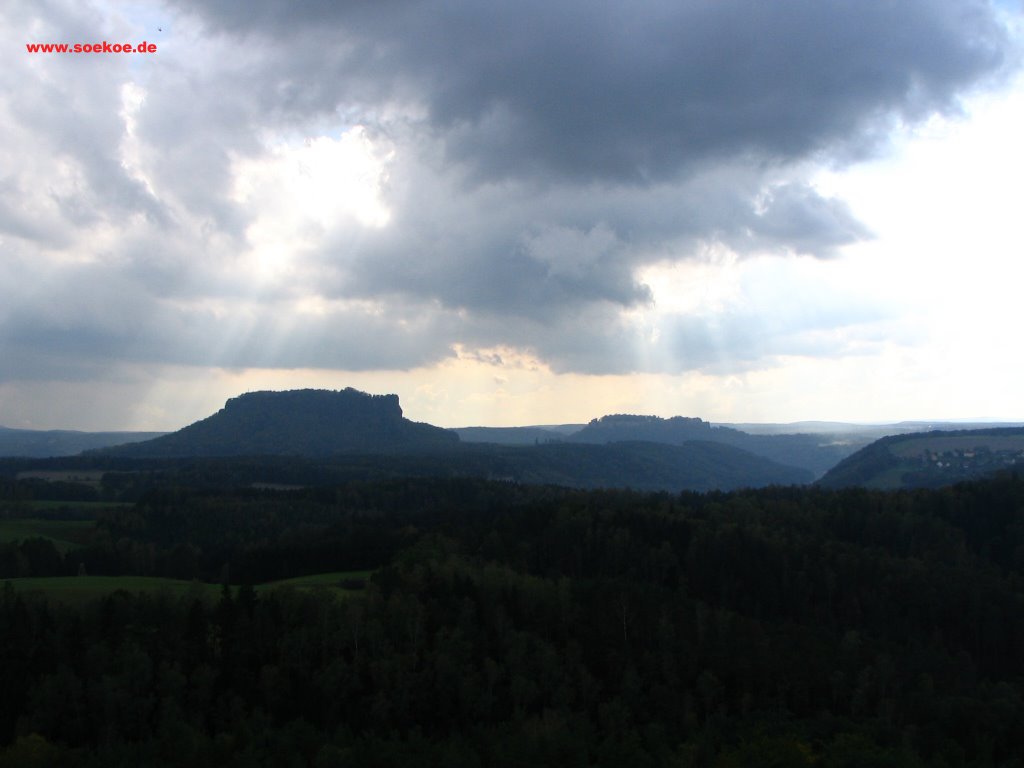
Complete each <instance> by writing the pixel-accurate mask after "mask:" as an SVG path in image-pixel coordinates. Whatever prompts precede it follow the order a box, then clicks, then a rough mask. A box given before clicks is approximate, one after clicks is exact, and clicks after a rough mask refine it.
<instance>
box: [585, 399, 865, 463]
mask: <svg viewBox="0 0 1024 768" xmlns="http://www.w3.org/2000/svg"><path fill="white" fill-rule="evenodd" d="M566 440H567V441H570V442H574V443H614V442H621V441H636V440H645V441H650V442H656V443H666V444H668V445H682V444H684V443H688V442H692V441H695V440H698V441H707V442H713V443H724V444H726V445H731V446H733V447H735V448H741V449H743V450H745V451H749V452H750V453H754V454H757V455H758V456H762V457H764V458H767V459H770V460H772V461H774V462H777V463H779V464H784V465H787V466H791V467H800V468H802V469H806V470H808V471H810V472H811V473H812V474H813V475H814V476H815V477H819V476H821V475H822V474H823V473H824V472H826V471H827V470H828V469H830V468H831V467H833V466H835V465H836V463H837V462H839V461H840V460H842V459H843V458H845V457H846V456H849V455H850V454H851V453H852V452H853V451H854V450H856V449H857V447H859V445H863V444H864V443H866V442H867V441H864V442H862V443H860V444H859V445H858V444H855V443H850V442H847V441H843V442H838V441H835V440H832V439H830V438H829V437H827V436H824V435H817V434H760V435H752V434H748V433H747V432H741V431H740V430H738V429H731V428H729V427H722V426H718V427H715V426H712V425H711V424H709V423H708V422H706V421H704V420H703V419H698V418H688V417H685V416H673V417H672V418H669V419H663V418H661V417H659V416H636V415H631V414H615V415H611V416H603V417H602V418H600V419H594V420H593V421H591V422H590V423H589V424H587V425H586V426H585V427H584V428H583V429H581V430H580V431H579V432H576V433H575V434H572V435H570V436H568V437H567V438H566Z"/></svg>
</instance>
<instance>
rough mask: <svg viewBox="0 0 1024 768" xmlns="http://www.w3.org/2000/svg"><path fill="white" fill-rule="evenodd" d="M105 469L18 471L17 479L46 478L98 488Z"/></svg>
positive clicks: (51, 480)
mask: <svg viewBox="0 0 1024 768" xmlns="http://www.w3.org/2000/svg"><path fill="white" fill-rule="evenodd" d="M104 474H106V470H102V469H100V470H92V469H86V470H82V469H75V470H47V471H39V472H19V473H18V474H17V479H18V480H27V479H35V480H46V481H47V482H62V483H80V484H82V485H88V486H90V487H91V488H99V487H100V482H101V481H102V480H103V475H104Z"/></svg>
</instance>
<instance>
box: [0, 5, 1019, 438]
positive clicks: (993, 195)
mask: <svg viewBox="0 0 1024 768" xmlns="http://www.w3.org/2000/svg"><path fill="white" fill-rule="evenodd" d="M0 18H2V19H3V21H4V24H3V25H2V27H0V36H2V37H3V39H4V42H5V43H6V46H7V50H8V52H9V54H8V55H9V61H8V66H7V67H5V68H4V70H3V72H2V73H0V78H2V79H3V88H2V90H0V110H2V112H0V114H2V115H3V120H2V122H0V132H2V136H3V138H4V141H3V144H2V148H0V157H2V164H0V168H2V169H3V170H2V171H0V259H2V266H3V279H2V280H0V425H4V426H7V427H27V428H72V429H139V430H172V429H177V428H179V427H181V426H184V425H185V424H187V423H189V422H191V421H194V420H196V419H199V418H202V417H204V416H206V415H209V414H210V413H212V412H213V411H215V410H217V409H218V408H219V407H220V406H221V405H222V404H223V402H224V400H225V399H227V398H228V397H232V396H235V395H237V394H240V393H241V392H245V391H251V390H259V389H299V388H307V387H325V388H344V387H346V386H352V387H356V388H358V389H362V390H365V391H369V392H373V393H390V392H396V393H398V394H399V395H400V397H401V401H402V405H403V409H404V411H405V413H406V415H407V416H409V417H410V418H413V419H416V420H420V421H428V422H431V423H434V424H438V425H441V426H465V425H470V424H479V425H494V426H501V425H513V424H542V423H548V424H550V423H571V422H580V421H587V420H589V419H591V418H594V417H597V416H600V415H602V414H606V413H616V412H618V413H621V412H632V413H650V414H657V415H662V416H671V415H677V414H679V415H688V416H700V417H702V418H705V419H707V420H709V421H716V422H757V421H760V422H791V421H799V420H833V421H861V422H888V421H901V420H913V419H958V418H960V419H966V418H982V417H989V418H1001V419H1006V420H1020V419H1024V407H1022V405H1021V403H1020V392H1021V391H1022V389H1024V386H1022V385H1024V363H1022V362H1021V361H1020V360H1019V359H1016V358H1017V357H1018V356H1016V355H1015V354H1014V353H1013V352H1012V349H1013V348H1014V346H1013V342H1012V339H1013V338H1014V336H1015V335H1016V332H1017V331H1018V330H1019V327H1020V319H1019V314H1018V313H1017V312H1016V309H1017V302H1018V301H1019V298H1018V293H1019V286H1020V284H1021V281H1020V279H1019V278H1020V276H1021V273H1022V270H1021V267H1020V266H1019V261H1020V259H1021V257H1022V256H1024V248H1022V246H1024V234H1022V233H1021V231H1020V227H1019V225H1018V224H1016V223H1015V222H1016V217H1015V214H1016V215H1019V214H1017V209H1018V208H1019V200H1020V193H1019V190H1018V188H1017V187H1018V184H1019V181H1018V180H1019V179H1020V178H1021V176H1022V174H1024V156H1022V151H1021V149H1020V148H1019V144H1020V142H1019V136H1021V135H1024V79H1022V76H1021V51H1022V48H1021V43H1022V39H1024V38H1022V23H1021V22H1022V20H1024V18H1022V8H1021V5H1020V4H1019V3H1017V2H983V1H982V0H969V1H968V0H905V1H904V2H900V3H891V2H883V0H862V1H861V2H857V3H850V2H846V1H845V0H819V1H818V2H803V1H802V0H779V1H778V2H773V3H760V2H751V1H750V0H744V1H741V0H719V1H718V2H706V1H705V0H686V1H683V2H681V1H679V0H674V1H673V2H650V3H644V4H635V3H632V4H629V3H625V2H618V1H617V0H612V1H611V2H607V3H603V4H600V5H599V6H595V5H594V4H593V3H589V2H583V0H566V2H562V3H559V4H550V3H539V2H533V0H528V1H527V2H523V3H520V4H516V5H515V6H514V7H511V6H506V5H503V4H482V3H469V2H461V1H460V0H394V1H393V2H379V3H359V2H352V3H333V2H304V3H294V2H287V3H286V2H283V0H254V2H249V3H244V4H238V3H228V2H217V1H215V2H203V3H197V2H189V1H188V0H167V1H166V2H156V1H155V0H137V1H136V2H131V3H128V2H112V1H109V0H107V1H105V0H89V1H88V2H84V3H82V2H75V3H72V2H69V1H65V0H44V1H43V2H38V3H21V2H13V3H10V4H6V5H5V6H4V7H3V9H2V10H0ZM100 40H111V41H113V40H117V41H121V40H131V41H137V40H147V41H149V42H151V43H154V44H156V46H157V50H156V51H155V52H153V53H149V54H125V55H118V54H94V55H87V54H63V55H62V54H56V53H51V54H46V53H30V52H28V51H27V50H26V44H28V43H36V42H42V43H46V42H69V43H90V42H94V41H100Z"/></svg>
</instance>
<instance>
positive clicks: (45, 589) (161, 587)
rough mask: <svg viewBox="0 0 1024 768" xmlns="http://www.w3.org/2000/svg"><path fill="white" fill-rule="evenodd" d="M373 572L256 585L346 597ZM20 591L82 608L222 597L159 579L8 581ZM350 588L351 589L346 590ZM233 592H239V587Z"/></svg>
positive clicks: (201, 585) (206, 588)
mask: <svg viewBox="0 0 1024 768" xmlns="http://www.w3.org/2000/svg"><path fill="white" fill-rule="evenodd" d="M371 573H372V571H334V572H331V573H316V574H311V575H309V576H299V577H296V578H294V579H284V580H282V581H271V582H268V583H266V584H256V585H254V586H255V589H256V591H257V592H268V591H270V590H273V589H282V588H285V589H300V590H327V591H329V592H331V593H333V594H335V595H337V596H341V597H345V596H349V595H352V594H355V593H357V592H358V588H355V585H356V583H358V582H363V583H365V582H366V581H367V580H368V579H369V577H370V574H371ZM5 584H10V585H11V586H12V587H13V588H14V589H15V590H16V591H18V592H23V593H34V594H40V595H44V596H46V597H48V598H49V599H51V600H54V601H56V602H61V603H68V604H81V603H85V602H88V601H90V600H93V599H95V598H98V597H103V596H104V595H109V594H111V593H113V592H117V591H118V590H124V591H125V592H161V591H162V592H167V593H169V594H171V595H172V596H174V597H189V598H193V597H194V598H199V599H201V600H216V599H218V598H219V597H220V594H221V590H222V587H221V585H220V584H208V583H205V582H201V581H184V580H182V579H162V578H158V577H155V576H46V577H27V578H22V579H6V580H5ZM343 584H348V585H349V586H347V587H346V586H342V585H343ZM232 589H237V585H236V586H233V587H232Z"/></svg>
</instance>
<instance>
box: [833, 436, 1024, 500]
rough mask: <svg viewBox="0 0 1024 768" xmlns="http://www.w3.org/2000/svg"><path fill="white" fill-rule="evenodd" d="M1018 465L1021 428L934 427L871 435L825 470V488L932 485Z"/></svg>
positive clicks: (1022, 449) (1022, 458) (1021, 464)
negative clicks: (870, 440)
mask: <svg viewBox="0 0 1024 768" xmlns="http://www.w3.org/2000/svg"><path fill="white" fill-rule="evenodd" d="M1008 468H1022V469H1024V428H1022V427H1010V428H987V429H965V430H935V431H931V432H917V433H910V434H904V435H892V436H890V437H884V438H882V439H881V440H877V441H875V442H874V443H871V444H870V445H868V446H866V447H864V448H862V449H861V450H859V451H857V452H856V453H854V454H853V455H852V456H849V457H848V458H846V459H844V460H843V461H841V462H840V463H839V464H837V465H836V466H835V467H833V468H832V469H831V470H829V471H828V472H827V473H826V474H825V476H824V477H822V478H821V480H819V481H818V483H819V485H822V486H824V487H826V488H843V487H848V486H863V487H865V488H880V489H891V488H936V487H940V486H943V485H949V484H951V483H955V482H959V481H961V480H967V479H971V478H976V477H981V476H984V475H988V474H992V473H993V472H997V471H999V470H1003V469H1008Z"/></svg>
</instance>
